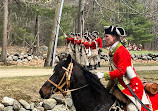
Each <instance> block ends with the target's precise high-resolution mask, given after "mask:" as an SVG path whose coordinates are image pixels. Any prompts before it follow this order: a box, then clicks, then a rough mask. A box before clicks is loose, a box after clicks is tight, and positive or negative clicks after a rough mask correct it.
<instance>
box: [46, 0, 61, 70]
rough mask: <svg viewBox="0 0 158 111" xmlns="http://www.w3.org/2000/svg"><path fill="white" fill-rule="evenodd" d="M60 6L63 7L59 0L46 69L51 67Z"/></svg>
mask: <svg viewBox="0 0 158 111" xmlns="http://www.w3.org/2000/svg"><path fill="white" fill-rule="evenodd" d="M60 5H61V0H58V2H57V5H56V6H57V7H56V10H55V16H54V21H53V28H52V35H51V38H50V41H49V45H48V52H47V59H46V61H45V63H44V66H45V67H49V66H51V61H52V53H53V46H54V41H55V35H56V27H57V23H58V21H57V18H58V15H59V9H60Z"/></svg>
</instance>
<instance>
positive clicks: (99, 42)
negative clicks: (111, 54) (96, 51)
mask: <svg viewBox="0 0 158 111" xmlns="http://www.w3.org/2000/svg"><path fill="white" fill-rule="evenodd" d="M96 42H97V43H98V47H99V48H102V39H101V38H100V37H98V38H97V39H96Z"/></svg>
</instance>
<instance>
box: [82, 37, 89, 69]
mask: <svg viewBox="0 0 158 111" xmlns="http://www.w3.org/2000/svg"><path fill="white" fill-rule="evenodd" d="M89 40H90V38H89V37H87V36H84V37H83V42H82V44H83V47H82V49H83V51H82V59H81V60H82V63H83V66H84V67H86V68H88V65H89V60H88V57H89V56H90V55H91V51H90V43H89V42H88V41H89Z"/></svg>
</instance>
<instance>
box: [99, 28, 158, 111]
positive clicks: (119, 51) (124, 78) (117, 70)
mask: <svg viewBox="0 0 158 111" xmlns="http://www.w3.org/2000/svg"><path fill="white" fill-rule="evenodd" d="M120 36H121V35H120V31H119V30H118V29H117V28H116V27H113V26H106V27H105V33H104V41H105V43H106V46H108V47H110V50H109V57H110V58H109V61H110V71H108V72H104V73H97V76H98V78H103V77H104V78H105V80H110V81H114V83H115V84H116V85H117V86H118V88H119V89H120V90H121V91H122V93H124V94H125V95H126V96H127V97H128V98H129V99H130V101H129V102H128V103H126V104H127V105H126V108H127V111H138V110H139V111H146V110H147V111H155V110H158V94H155V96H154V95H153V96H154V97H149V98H150V99H149V98H147V96H146V93H145V91H144V87H143V84H142V82H141V80H140V78H139V77H138V75H137V73H136V72H135V69H134V67H133V65H132V63H131V55H130V53H129V52H128V50H127V49H126V48H125V47H124V46H123V45H122V44H121V42H120ZM111 91H112V90H111ZM135 95H136V96H135ZM138 99H139V100H140V101H141V102H142V104H144V105H142V104H141V102H140V101H139V100H138ZM150 103H151V104H152V107H151V104H150ZM146 107H147V108H146ZM148 109H150V110H148Z"/></svg>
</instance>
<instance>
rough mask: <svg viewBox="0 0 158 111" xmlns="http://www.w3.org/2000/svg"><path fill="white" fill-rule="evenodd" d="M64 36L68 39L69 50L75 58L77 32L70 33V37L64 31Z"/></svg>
mask: <svg viewBox="0 0 158 111" xmlns="http://www.w3.org/2000/svg"><path fill="white" fill-rule="evenodd" d="M64 36H65V38H66V40H67V46H68V52H69V54H70V55H71V57H72V58H73V59H75V53H74V52H75V49H74V42H75V34H74V33H70V38H69V37H68V36H67V35H66V34H65V33H64Z"/></svg>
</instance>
